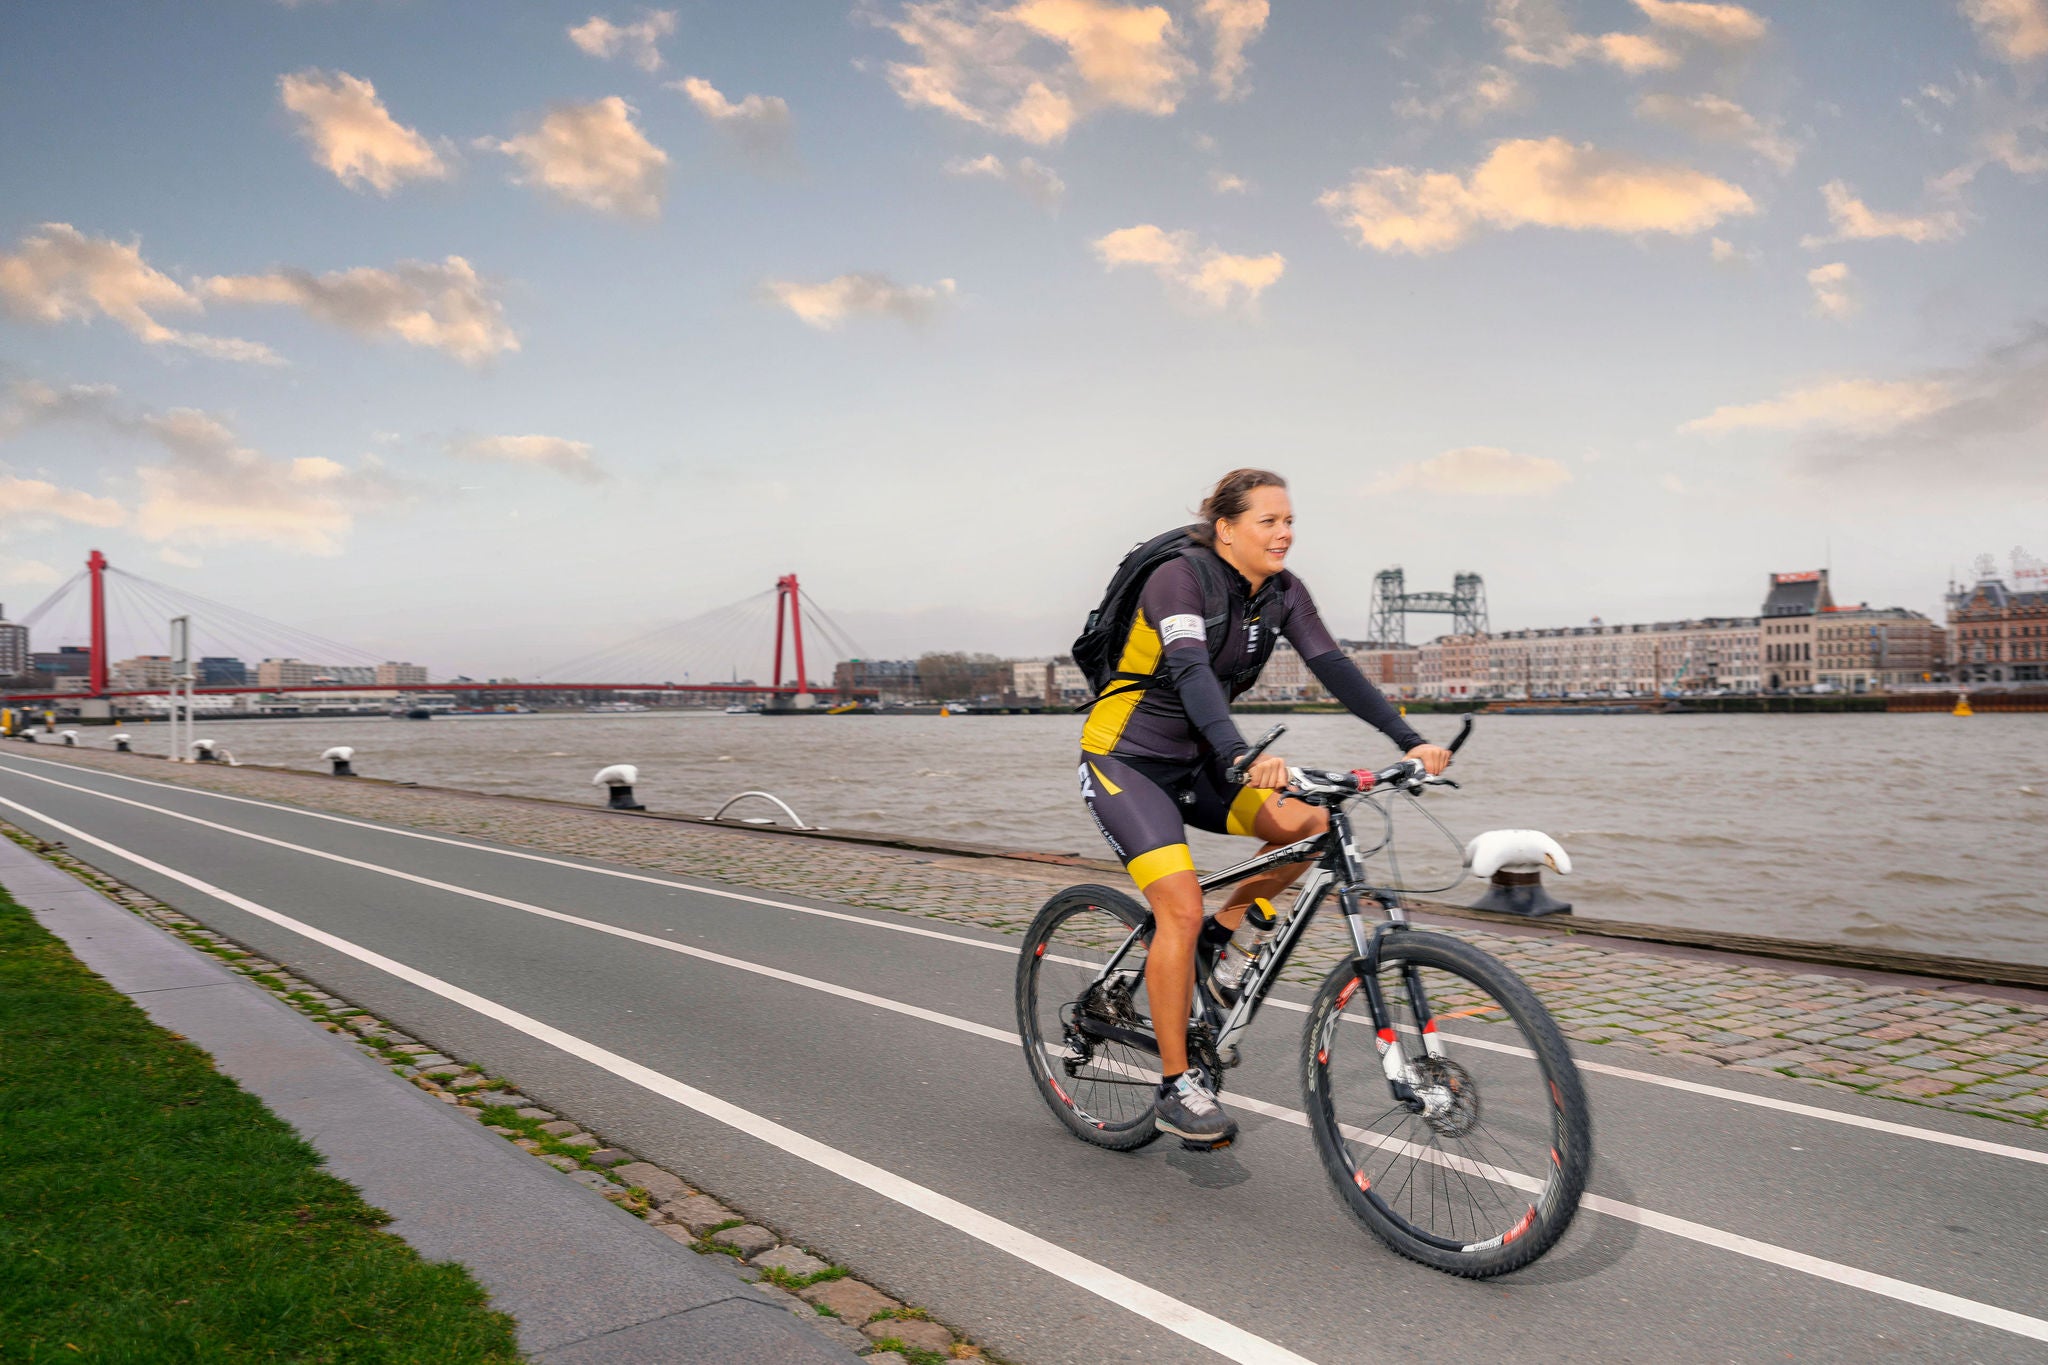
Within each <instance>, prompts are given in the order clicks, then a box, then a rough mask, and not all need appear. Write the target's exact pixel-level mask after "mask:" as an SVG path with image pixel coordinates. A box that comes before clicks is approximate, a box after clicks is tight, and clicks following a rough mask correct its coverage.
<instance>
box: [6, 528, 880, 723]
mask: <svg viewBox="0 0 2048 1365" xmlns="http://www.w3.org/2000/svg"><path fill="white" fill-rule="evenodd" d="M81 585H83V586H84V587H85V588H86V599H87V602H88V603H89V616H88V620H87V623H86V631H85V633H86V636H87V638H88V640H89V641H90V644H89V645H88V647H87V651H86V653H87V670H88V671H87V674H86V689H85V690H84V691H55V690H48V691H15V692H4V693H0V704H10V703H11V704H40V705H48V704H52V703H54V704H57V705H69V704H76V703H79V702H83V701H88V700H101V701H109V702H111V701H115V700H120V699H125V698H135V697H161V696H168V695H169V694H170V691H171V689H170V687H169V686H168V685H146V686H140V687H115V686H113V685H112V682H113V679H112V671H113V657H112V650H111V649H110V648H109V634H110V627H111V626H112V625H114V624H115V623H116V622H118V623H119V624H121V625H122V626H123V628H124V629H125V630H126V631H127V634H128V636H129V644H130V646H131V648H136V652H137V653H138V654H139V653H141V652H142V650H141V648H139V647H137V641H138V640H149V641H151V642H152V643H151V646H150V647H156V646H154V643H153V642H154V641H155V640H157V639H162V638H164V637H163V636H161V635H154V634H152V633H151V631H150V630H149V629H148V628H146V627H145V628H142V629H138V627H137V624H136V623H137V622H138V621H141V622H144V623H147V622H150V621H153V620H164V621H168V620H169V619H171V618H173V617H179V616H183V617H186V618H188V619H189V620H190V621H191V623H192V625H191V631H192V638H193V639H194V640H195V641H198V640H210V641H211V642H212V647H213V648H215V649H218V650H221V651H224V652H225V653H227V654H232V655H233V656H234V657H237V658H243V657H245V656H254V657H249V658H248V659H247V662H248V663H249V664H252V665H253V664H254V663H255V662H257V660H258V659H260V658H266V657H267V658H292V659H303V658H305V657H307V656H310V657H311V658H312V659H314V660H317V661H319V662H321V663H324V664H327V665H329V666H344V667H351V668H358V669H362V668H371V667H374V666H375V665H374V662H373V661H374V659H375V656H374V655H372V654H369V653H367V652H365V651H363V650H361V649H357V648H355V647H354V646H350V645H344V644H341V643H339V642H337V641H333V640H327V639H323V638H321V637H319V636H316V635H312V634H309V633H307V632H305V631H302V630H298V629H296V628H293V627H289V626H284V625H281V624H279V623H277V622H273V621H267V620H265V619H263V618H262V617H258V616H255V615H253V614H252V613H249V612H245V611H242V610H240V609H239V608H235V607H230V606H227V605H225V604H223V603H219V602H213V601H211V600H209V599H207V598H203V597H199V596H196V595H195V594H191V593H186V592H183V591H181V590H178V589H175V588H170V587H167V586H165V585H164V584H161V583H155V582H152V581H151V580H149V579H146V578H140V577H138V576H136V575H134V574H129V573H125V572H123V571H122V570H120V569H117V568H115V567H114V566H113V565H112V564H110V563H108V561H107V559H106V556H104V555H102V554H101V553H100V552H99V551H98V550H94V551H93V552H92V553H91V555H90V556H89V557H88V558H87V560H86V562H85V567H84V568H83V569H81V570H80V571H79V572H78V573H77V574H74V575H73V576H72V577H71V579H69V580H68V581H67V582H65V583H64V584H62V585H61V586H59V587H58V589H57V590H56V591H55V592H53V593H51V594H50V596H49V597H48V598H46V599H45V600H44V601H43V602H41V603H40V604H38V605H37V606H36V608H35V609H34V610H33V611H31V612H29V613H28V614H27V615H26V616H25V617H24V618H23V624H26V625H29V626H34V625H35V624H36V623H37V622H38V621H41V620H44V619H46V618H48V617H50V616H51V614H52V612H53V611H54V609H55V608H56V607H57V606H58V605H59V604H61V603H63V602H65V601H66V600H68V599H69V597H70V595H71V593H72V592H73V590H74V589H76V588H78V587H79V586H81ZM771 594H772V596H773V599H774V602H773V610H774V616H775V623H774V645H773V666H772V671H771V673H770V675H769V676H770V678H771V681H770V682H769V683H767V684H765V685H764V684H760V683H756V682H754V681H752V680H751V679H749V680H748V681H746V682H741V681H739V680H738V676H737V673H738V668H737V664H735V665H733V669H734V674H735V676H734V679H733V680H732V681H730V682H692V681H684V682H680V683H679V682H674V681H671V680H670V679H673V678H674V677H675V676H676V675H678V674H680V675H681V676H682V677H684V678H685V679H688V678H689V676H690V673H691V672H692V671H696V672H697V673H698V675H699V676H702V674H703V673H704V672H706V671H710V670H709V669H707V668H705V663H706V661H707V660H708V659H712V658H718V657H723V656H725V655H726V654H728V653H729V654H732V655H737V654H739V653H741V652H742V651H747V652H749V653H751V651H753V650H756V649H759V648H760V636H759V635H758V634H757V633H756V632H758V631H759V630H760V628H761V627H762V626H764V625H766V621H765V619H763V618H764V617H765V613H766V609H767V605H768V598H769V597H770V595H771ZM806 622H808V623H809V625H810V627H811V631H812V634H813V635H814V636H816V637H820V638H822V639H824V641H825V642H826V643H827V644H828V645H829V646H830V647H831V649H832V650H833V651H834V652H835V653H836V654H837V655H839V656H840V657H846V658H857V657H860V655H861V650H860V647H859V646H858V645H856V644H854V643H853V641H852V640H851V639H850V637H848V636H847V635H846V633H845V632H844V631H843V630H841V629H840V628H839V627H838V626H837V625H836V624H835V623H834V622H833V621H832V619H831V618H830V617H829V616H827V615H825V614H824V612H823V611H822V610H820V609H819V608H818V606H817V605H816V603H814V602H812V601H810V600H809V599H808V598H807V597H806V596H805V595H804V592H803V589H802V587H801V586H800V585H799V584H798V582H797V576H796V575H795V574H793V573H791V574H784V575H783V576H782V577H781V578H778V579H777V580H776V581H775V586H774V588H773V589H770V590H767V591H764V592H761V593H759V594H756V595H755V596H754V597H750V598H746V599H743V600H742V601H740V602H736V603H732V604H730V605H728V606H726V607H722V608H718V609H716V610H714V611H710V612H705V613H702V614H700V615H698V616H695V617H692V618H690V619H689V620H686V621H680V622H676V623H673V624H671V625H667V626H663V627H661V628H660V629H658V630H655V631H651V632H649V633H647V634H645V635H641V636H637V637H635V638H634V639H631V640H627V641H625V642H623V643H622V644H619V645H616V646H613V647H611V648H609V649H606V650H602V651H599V652H598V653H595V654H589V655H585V656H582V657H581V658H577V659H572V660H570V661H568V662H567V663H565V664H561V665H557V666H556V667H554V668H551V669H548V670H546V674H547V675H548V676H547V677H546V678H545V679H543V680H535V681H530V682H511V681H504V682H500V681H492V682H472V681H470V680H469V679H467V678H453V679H443V680H439V681H431V682H426V683H378V682H340V681H333V680H329V681H321V682H306V683H293V684H275V685H265V684H262V683H256V682H241V683H224V684H215V685H210V686H195V687H194V688H193V689H192V693H193V695H195V696H201V697H222V696H259V695H260V696H301V695H304V696H319V695H322V694H334V693H383V694H389V695H390V697H391V699H392V700H394V701H397V700H399V699H402V698H404V697H406V696H408V695H415V694H418V693H421V692H451V693H458V694H460V693H476V694H498V695H502V694H506V693H515V694H516V693H578V692H580V693H625V692H631V693H650V692H652V693H678V694H684V695H701V696H726V697H730V696H748V697H761V698H765V699H767V700H768V702H769V703H770V704H771V706H772V705H773V704H774V703H775V702H776V701H778V700H783V701H787V702H789V703H790V704H791V705H792V706H800V705H802V703H801V702H799V701H797V699H798V698H801V697H807V696H818V697H831V698H837V699H840V700H854V699H859V698H872V697H877V696H879V695H880V693H879V692H878V691H877V690H876V689H874V688H860V687H850V688H840V687H834V686H828V685H822V684H819V683H816V682H813V681H812V680H811V679H810V677H809V675H808V672H807V670H806V667H805V657H804V627H805V624H806ZM785 656H787V658H788V660H789V662H790V663H791V664H792V665H793V669H792V670H791V672H790V673H789V675H788V681H786V682H785V681H784V677H785V674H784V667H783V665H784V659H785ZM159 657H162V656H159ZM679 664H681V665H685V666H684V667H678V666H677V665H679ZM691 664H694V665H695V668H694V669H693V668H691V667H689V666H688V665H691ZM188 666H189V661H188ZM565 675H566V677H568V678H569V679H572V680H573V679H577V678H594V677H600V676H605V675H609V676H611V677H627V678H631V677H648V676H654V677H662V676H663V675H667V676H666V678H664V680H663V681H660V682H609V681H606V682H598V681H590V682H582V681H557V680H556V679H557V678H560V677H563V676H565Z"/></svg>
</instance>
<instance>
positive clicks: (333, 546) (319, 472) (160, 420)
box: [135, 408, 398, 556]
mask: <svg viewBox="0 0 2048 1365" xmlns="http://www.w3.org/2000/svg"><path fill="white" fill-rule="evenodd" d="M140 427H141V429H142V430H143V431H145V432H147V433H148V434H149V435H151V436H153V437H154V438H155V439H156V441H157V442H158V443H159V444H161V445H162V446H163V448H164V449H165V450H166V451H168V452H169V453H170V457H171V458H170V459H169V460H168V461H166V462H164V463H163V464H154V465H143V466H142V467H140V468H139V469H137V470H136V471H135V476H136V478H137V479H138V480H140V481H141V484H142V494H143V496H142V505H141V506H140V507H139V508H138V509H137V511H136V514H135V527H136V530H137V531H139V532H141V534H142V535H143V537H144V538H145V539H148V540H152V541H164V542H172V543H175V544H180V545H207V544H231V543H237V542H246V543H254V544H260V545H270V546H273V547H275V548H277V549H281V550H289V551H292V552H294V553H299V554H310V555H323V556H326V555H337V554H340V553H341V549H342V543H343V541H345V540H346V539H347V537H348V535H349V532H350V531H351V530H352V529H353V528H354V525H355V514H356V512H358V511H359V510H362V509H363V508H365V507H371V506H380V505H383V504H385V503H388V502H390V501H393V500H394V499H395V498H396V497H397V495H398V489H397V485H396V484H395V483H393V482H392V481H391V480H390V479H388V478H387V477H385V476H384V474H383V473H382V471H381V470H379V469H377V468H376V467H375V466H373V465H369V464H367V463H366V464H365V465H364V466H363V467H360V468H357V469H350V468H348V467H347V466H345V465H342V464H339V463H337V462H335V461H333V460H329V459H326V458H324V457H321V456H317V455H314V456H302V457H300V458H298V459H292V460H286V459H277V458H273V457H271V456H268V455H265V454H263V453H262V452H260V451H257V450H253V449H251V448H249V447H247V446H244V445H242V444H240V443H239V441H238V440H237V439H236V437H235V435H234V433H233V432H232V431H230V430H229V429H228V427H227V426H226V425H224V424H223V423H222V422H221V421H220V420H219V419H218V418H216V417H214V416H212V415H210V414H208V413H204V412H199V411H196V410H194V409H192V408H174V409H172V410H171V411H169V412H166V413H161V414H148V415H146V416H144V417H143V418H142V419H141V421H140Z"/></svg>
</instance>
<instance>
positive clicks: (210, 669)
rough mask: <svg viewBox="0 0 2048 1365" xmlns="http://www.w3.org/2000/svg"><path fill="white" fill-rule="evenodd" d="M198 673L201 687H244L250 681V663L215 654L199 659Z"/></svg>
mask: <svg viewBox="0 0 2048 1365" xmlns="http://www.w3.org/2000/svg"><path fill="white" fill-rule="evenodd" d="M198 675H199V685H200V686H201V687H243V686H246V685H247V684H248V682H249V665H247V664H245V663H243V662H242V661H241V660H240V659H232V658H228V657H226V656H223V655H214V656H212V657H210V658H205V659H201V660H200V661H199V668H198Z"/></svg>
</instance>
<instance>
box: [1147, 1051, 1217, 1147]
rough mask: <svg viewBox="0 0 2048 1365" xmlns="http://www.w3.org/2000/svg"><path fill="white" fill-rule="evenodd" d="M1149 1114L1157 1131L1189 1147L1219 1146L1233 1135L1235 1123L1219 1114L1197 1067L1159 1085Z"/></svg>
mask: <svg viewBox="0 0 2048 1365" xmlns="http://www.w3.org/2000/svg"><path fill="white" fill-rule="evenodd" d="M1152 1112H1153V1114H1154V1115H1155V1116H1156V1117H1157V1119H1158V1121H1159V1127H1160V1130H1161V1131H1163V1132H1168V1133H1172V1134H1173V1135H1174V1136H1175V1137H1177V1138H1180V1139H1181V1140H1182V1141H1183V1142H1187V1143H1190V1144H1193V1145H1197V1146H1201V1147H1209V1148H1214V1147H1221V1146H1224V1145H1225V1144H1226V1143H1228V1142H1229V1141H1230V1140H1231V1139H1232V1138H1234V1137H1236V1136H1237V1120H1236V1119H1234V1118H1232V1117H1230V1115H1228V1114H1226V1113H1224V1112H1223V1106H1222V1105H1220V1104H1218V1103H1217V1102H1216V1091H1215V1090H1214V1089H1213V1088H1211V1086H1210V1084H1209V1078H1208V1076H1206V1075H1204V1074H1203V1072H1202V1068H1200V1067H1198V1066H1191V1067H1189V1068H1188V1069H1187V1070H1186V1071H1183V1072H1181V1073H1180V1075H1179V1076H1178V1077H1176V1078H1175V1079H1174V1080H1173V1081H1172V1082H1171V1083H1165V1082H1162V1083H1161V1084H1160V1086H1159V1096H1158V1098H1157V1099H1156V1100H1154V1101H1153V1106H1152Z"/></svg>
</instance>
